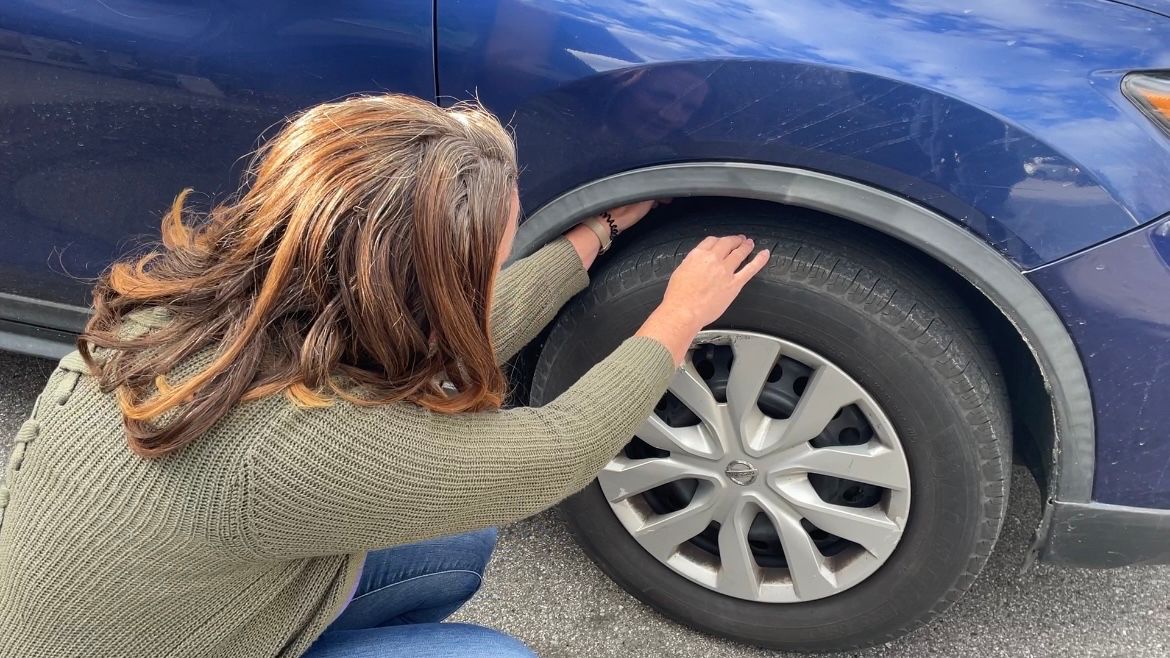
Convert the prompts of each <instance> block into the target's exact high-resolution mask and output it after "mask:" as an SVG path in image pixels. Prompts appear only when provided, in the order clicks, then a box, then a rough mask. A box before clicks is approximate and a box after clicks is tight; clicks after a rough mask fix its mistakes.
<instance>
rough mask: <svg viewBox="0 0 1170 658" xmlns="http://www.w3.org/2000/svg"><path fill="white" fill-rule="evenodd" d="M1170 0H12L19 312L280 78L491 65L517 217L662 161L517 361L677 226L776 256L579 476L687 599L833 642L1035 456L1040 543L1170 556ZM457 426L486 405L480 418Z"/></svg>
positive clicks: (303, 101)
mask: <svg viewBox="0 0 1170 658" xmlns="http://www.w3.org/2000/svg"><path fill="white" fill-rule="evenodd" d="M1168 16H1170V3H1168V2H1167V0H1125V1H1107V0H1067V1H1054V2H1041V1H1040V0H1019V1H1018V2H998V1H995V0H972V1H971V2H966V3H945V2H925V1H923V0H876V1H865V0H789V1H787V2H769V1H768V0H726V1H722V2H711V1H706V2H704V1H700V0H674V1H671V2H666V1H663V2H657V3H655V2H647V1H646V0H625V1H620V0H542V1H540V2H537V1H535V0H483V1H478V2H473V1H470V0H437V1H432V0H383V1H381V2H358V1H344V2H313V1H308V0H253V1H252V2H222V1H220V0H183V1H181V2H180V1H176V0H102V1H100V2H83V1H82V0H8V1H7V2H5V3H4V4H3V5H2V6H0V226H2V227H3V235H2V237H0V347H3V348H6V349H11V350H16V351H20V352H25V353H29V354H38V355H43V356H57V355H60V354H62V353H64V352H65V351H66V350H67V349H68V346H69V343H70V341H71V339H72V336H73V335H74V334H75V333H76V332H77V331H78V330H79V329H80V328H81V327H82V325H83V323H84V322H85V319H86V317H87V313H88V311H87V305H88V299H87V296H86V290H87V282H86V277H92V276H93V275H94V274H95V273H97V272H99V271H100V270H101V269H102V268H103V267H104V266H105V265H106V264H108V263H109V262H110V261H111V259H113V258H114V257H116V256H117V255H119V254H125V253H128V252H130V251H133V250H134V249H136V248H137V247H138V245H140V243H141V241H142V239H143V238H144V237H145V239H151V236H152V235H153V234H154V232H155V231H156V225H157V223H158V217H159V213H160V211H162V210H163V209H164V208H166V207H167V206H168V205H169V202H170V200H171V199H172V198H173V197H174V196H175V195H176V193H177V192H178V191H179V190H180V189H181V188H183V187H187V186H193V187H195V188H196V189H197V190H198V191H199V192H201V193H202V194H203V195H204V199H203V200H204V202H205V203H210V202H211V201H213V200H214V199H216V198H217V197H219V196H220V195H224V194H227V193H230V192H231V191H233V190H234V189H235V185H236V183H235V181H236V178H237V176H238V174H239V173H240V169H241V167H242V164H241V160H239V158H240V156H242V155H244V154H245V153H247V152H248V151H249V150H250V149H252V148H253V147H254V146H255V144H256V139H257V136H258V135H262V134H264V133H265V131H266V130H268V129H269V128H270V127H272V126H273V125H274V124H277V123H278V122H279V121H280V120H281V118H282V117H284V116H285V115H287V114H289V113H291V112H294V111H296V110H298V109H301V108H304V107H306V106H309V105H312V104H315V103H318V102H321V101H325V100H330V99H335V98H338V97H342V96H345V95H348V94H353V93H362V92H378V91H386V90H392V91H397V92H405V93H410V94H415V95H418V96H421V97H424V98H429V99H435V100H436V101H438V102H440V103H451V102H455V101H457V100H461V99H469V98H473V97H476V98H478V99H479V100H480V101H481V102H482V103H484V104H485V105H486V106H487V107H489V108H490V109H492V110H493V111H495V112H496V113H497V114H498V115H500V116H501V117H502V118H503V119H504V120H505V121H508V122H510V123H511V125H512V126H513V128H514V131H515V135H516V140H517V143H518V145H519V152H520V156H521V160H522V161H523V164H524V166H525V171H524V173H523V175H522V179H521V180H522V182H521V185H522V190H521V192H522V194H521V196H522V199H523V204H524V207H525V209H526V211H527V221H525V222H524V224H523V226H522V228H521V235H520V240H519V245H520V249H521V251H522V252H523V251H531V250H532V249H534V248H535V247H537V246H539V245H540V244H542V243H544V242H546V241H547V240H549V239H550V238H552V237H553V236H556V235H558V234H559V233H560V232H561V231H563V230H564V229H565V228H566V227H568V226H570V225H572V224H573V223H574V222H576V221H578V220H579V219H580V218H582V217H583V216H585V215H587V214H590V213H594V212H597V211H599V210H601V209H604V208H606V207H611V206H616V205H619V204H624V203H627V202H631V201H635V200H642V199H651V198H654V199H661V198H668V197H669V198H672V199H674V201H673V203H671V204H668V205H662V206H660V207H659V208H658V209H657V210H655V211H654V213H653V214H652V215H651V217H650V218H649V219H648V220H647V221H645V222H642V224H640V225H639V227H638V228H637V230H636V231H634V232H633V233H635V234H634V235H630V236H628V237H625V238H624V239H622V240H621V241H619V243H618V246H617V248H615V249H614V250H613V251H612V252H611V253H609V254H607V255H606V256H605V258H604V260H603V262H602V263H601V264H600V266H599V269H598V270H597V272H596V273H595V275H594V277H593V283H592V285H591V287H590V288H589V290H588V291H586V292H585V293H583V294H582V295H581V296H579V297H578V298H577V299H575V300H574V301H573V302H571V303H570V305H569V306H568V307H567V308H566V309H565V310H564V312H563V313H562V314H561V316H560V317H559V318H558V320H557V321H556V322H554V324H553V326H552V327H550V328H549V330H548V331H547V332H546V333H545V334H544V335H543V337H542V338H541V339H540V340H538V341H537V343H536V344H534V345H532V346H530V347H529V349H528V350H527V351H526V353H525V354H523V355H522V357H521V358H520V359H519V360H518V361H517V362H516V363H515V364H513V365H514V368H513V369H512V371H513V373H514V383H515V390H516V395H517V398H518V400H519V401H521V402H523V401H529V402H531V403H533V404H539V403H541V402H543V401H546V400H548V399H550V398H551V397H552V396H553V395H555V394H556V393H557V392H558V391H559V390H561V389H563V388H564V387H565V386H566V385H567V384H568V383H569V382H571V381H572V380H573V379H574V378H575V377H576V376H577V375H578V374H579V373H581V372H582V371H583V370H584V369H586V368H588V367H589V366H590V364H592V363H593V362H595V361H596V360H597V359H598V358H599V357H600V356H601V355H603V354H605V353H606V351H607V350H608V349H610V348H611V347H612V346H613V345H614V344H615V343H616V342H617V341H618V340H619V339H620V338H621V337H622V336H623V335H626V334H627V333H629V332H630V331H631V330H632V329H633V328H634V327H636V326H637V324H638V322H639V321H640V319H641V316H642V315H643V314H644V313H645V312H646V310H647V309H649V308H651V307H652V306H653V304H654V303H655V302H656V301H657V300H658V299H659V298H660V295H661V292H662V289H663V287H664V285H665V282H666V279H667V276H668V274H669V272H670V271H671V268H672V266H673V264H674V263H675V262H677V261H678V259H679V258H680V254H683V253H685V251H686V249H687V248H688V247H689V245H692V244H694V243H695V242H696V241H697V240H699V239H701V238H702V236H704V235H707V234H710V233H719V234H725V233H729V232H742V233H747V234H750V235H751V236H753V237H754V238H755V239H756V242H757V243H758V244H761V245H762V246H767V247H770V248H771V249H772V252H773V257H772V262H771V263H770V264H769V266H768V268H767V269H766V270H765V272H764V273H763V274H762V275H761V276H760V277H759V278H758V279H757V280H755V281H753V282H752V283H751V284H750V285H749V287H748V289H747V290H746V291H745V293H744V295H743V297H742V298H741V299H740V300H739V301H738V302H737V303H736V305H735V306H734V307H733V308H732V309H731V310H730V311H729V312H728V314H727V315H726V316H725V317H724V318H722V319H721V320H720V322H718V323H717V324H716V325H714V326H713V327H711V329H710V330H709V331H707V332H704V333H703V334H702V335H701V336H700V338H699V340H698V341H697V342H696V344H695V346H694V348H693V349H692V351H691V353H690V356H689V357H688V359H687V362H686V365H685V367H684V368H683V369H682V370H680V372H679V374H678V376H677V377H676V378H675V381H674V383H673V384H672V386H671V390H670V393H669V394H667V395H666V397H665V398H664V399H663V400H662V402H661V404H660V405H659V407H658V409H657V410H656V412H655V415H654V416H652V417H651V418H650V419H648V420H647V421H646V423H645V425H644V426H643V427H642V428H641V429H640V430H639V432H638V435H637V437H636V438H634V439H633V440H632V441H631V442H630V444H629V445H628V446H627V447H626V448H625V449H624V451H623V452H622V453H621V454H619V455H617V456H616V457H615V458H614V460H613V462H612V463H611V464H610V465H609V466H607V467H606V469H605V470H604V471H603V472H602V474H601V475H600V477H599V478H598V481H597V482H596V483H595V484H594V485H592V486H591V487H590V488H588V489H586V490H585V491H584V492H582V493H580V494H579V495H577V496H575V497H574V498H572V499H571V500H570V501H569V502H568V503H567V504H566V505H565V510H566V512H567V513H568V516H569V518H570V523H571V524H572V526H573V529H574V531H575V533H576V535H577V537H578V539H579V541H580V543H581V544H582V546H583V547H584V548H585V550H586V551H587V552H588V553H589V554H590V556H591V557H592V558H593V559H594V560H595V561H596V562H597V563H598V564H599V565H600V566H601V568H602V569H603V570H605V572H606V573H608V574H609V575H610V576H611V577H613V578H614V580H616V581H617V582H618V583H620V584H621V585H622V586H623V587H625V588H626V589H627V590H629V591H630V592H631V593H633V594H634V595H635V596H637V597H639V598H640V599H642V600H643V601H645V602H646V603H648V604H650V605H652V606H654V607H656V608H657V609H659V610H661V611H662V612H664V613H665V614H667V615H669V616H671V617H673V618H675V619H678V620H680V621H682V622H684V623H687V624H690V625H692V626H695V627H697V628H700V629H704V630H706V631H708V632H712V633H717V634H721V635H725V636H728V637H732V638H735V639H739V640H742V641H746V642H752V643H756V644H761V645H765V646H771V647H777V648H792V649H831V648H843V647H854V646H860V645H864V644H868V643H873V642H879V641H882V640H885V639H888V638H891V637H893V636H895V635H897V634H899V633H902V632H905V631H907V630H909V629H911V628H914V627H915V626H917V625H919V624H921V623H923V622H924V621H925V620H927V619H929V618H930V617H932V616H933V615H935V614H937V613H938V612H939V611H941V610H942V609H944V608H945V607H946V605H948V604H949V603H950V602H952V601H954V600H955V599H956V598H957V597H958V596H959V595H961V594H962V592H963V591H964V590H965V589H966V588H967V587H968V586H969V585H970V584H971V582H972V581H973V579H974V578H975V576H976V575H977V574H978V572H979V570H980V568H981V567H982V565H983V563H984V561H985V559H986V558H987V556H988V554H989V553H990V552H991V550H992V547H993V545H994V543H995V541H996V537H997V535H998V532H999V529H1000V525H1001V522H1002V520H1003V515H1004V509H1005V503H1006V496H1007V492H1008V478H1009V475H1010V473H1011V463H1012V461H1013V460H1015V461H1017V462H1021V463H1024V464H1026V465H1027V466H1028V467H1029V468H1030V470H1031V472H1032V473H1033V474H1034V476H1035V477H1036V478H1037V479H1038V481H1039V483H1040V485H1041V490H1042V491H1043V492H1044V496H1045V500H1044V506H1043V508H1044V514H1043V520H1042V522H1041V524H1040V527H1039V528H1038V530H1037V533H1036V541H1035V547H1034V551H1033V553H1034V554H1033V557H1034V558H1038V559H1040V560H1046V561H1049V562H1054V563H1063V564H1072V565H1080V566H1098V567H1111V566H1120V565H1127V564H1135V563H1148V562H1167V561H1170V220H1168V219H1167V218H1166V213H1167V212H1170V185H1168V183H1167V181H1168V180H1170V73H1167V69H1170V17H1168ZM469 440H470V439H469Z"/></svg>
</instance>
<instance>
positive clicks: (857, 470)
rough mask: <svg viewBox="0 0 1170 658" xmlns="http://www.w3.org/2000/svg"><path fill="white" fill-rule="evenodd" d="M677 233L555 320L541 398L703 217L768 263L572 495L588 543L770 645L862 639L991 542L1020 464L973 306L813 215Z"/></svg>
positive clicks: (900, 628) (909, 615) (725, 629)
mask: <svg viewBox="0 0 1170 658" xmlns="http://www.w3.org/2000/svg"><path fill="white" fill-rule="evenodd" d="M777 220H780V221H777ZM669 230H670V231H671V234H662V233H659V234H653V235H650V236H648V238H647V239H645V240H643V241H642V242H641V243H640V244H638V245H634V246H631V247H630V248H629V249H627V250H626V251H624V252H622V253H620V254H618V255H617V256H616V257H615V258H614V259H612V260H611V261H610V262H608V263H606V264H605V266H604V268H603V269H602V270H601V271H600V272H599V273H598V274H597V275H595V283H594V285H593V286H592V287H591V288H590V290H589V291H587V292H586V293H585V294H584V295H582V296H581V297H579V298H577V299H576V300H574V301H573V302H572V303H571V304H570V306H569V307H568V308H566V309H565V312H564V313H563V314H562V315H561V317H560V318H558V320H557V322H556V323H555V324H554V327H553V329H552V331H551V333H550V334H549V337H548V341H547V342H546V346H545V349H544V351H543V352H542V354H541V356H540V359H539V362H538V364H537V368H536V372H535V376H534V379H533V388H532V397H533V401H534V402H535V403H542V402H546V401H548V400H549V399H551V398H552V397H554V396H555V395H556V394H557V393H559V392H560V391H562V390H564V389H565V388H567V387H568V386H569V385H570V384H571V383H572V382H573V381H575V380H576V378H577V377H579V376H580V375H581V374H583V373H584V372H585V371H586V370H587V369H588V368H589V367H590V366H591V365H592V364H593V363H596V362H597V361H598V360H599V359H600V358H602V357H604V356H605V354H607V353H608V352H609V351H610V350H612V349H613V347H615V346H616V344H617V343H618V342H620V340H621V339H622V338H623V337H624V336H628V335H630V334H631V333H632V332H633V331H635V330H636V329H637V327H638V325H639V324H640V322H641V320H642V319H644V318H645V317H646V315H647V314H648V313H649V312H650V311H651V310H652V309H653V308H654V307H655V306H656V305H657V303H658V302H659V301H660V300H661V298H662V292H663V290H664V289H665V286H666V283H667V281H668V279H669V276H670V273H671V272H672V271H673V269H674V266H675V265H677V264H678V262H680V261H681V259H682V257H683V256H685V254H686V253H687V251H688V250H689V249H690V247H692V246H693V245H694V244H697V243H698V241H699V240H700V239H701V238H702V237H703V236H704V234H716V235H727V234H733V233H743V234H746V235H749V236H751V237H753V238H754V239H755V240H756V243H757V245H758V246H759V247H761V248H764V247H767V248H770V249H771V250H772V254H773V256H772V260H771V262H770V263H769V265H768V267H767V268H765V270H764V271H763V272H762V273H761V274H760V275H759V276H758V277H757V278H756V279H755V280H753V281H752V282H751V283H749V285H748V286H747V287H746V288H745V290H744V292H743V294H742V295H741V296H740V298H739V299H737V300H736V302H735V304H733V305H732V307H731V308H730V309H729V310H728V312H727V313H726V314H725V315H724V316H723V317H722V318H720V320H719V322H717V323H716V324H715V325H714V326H713V327H710V328H709V329H708V330H707V331H704V332H703V333H702V334H700V335H699V337H698V338H697V340H696V342H695V344H694V345H693V346H692V349H691V351H690V353H689V354H688V356H687V360H686V363H685V364H684V366H683V368H682V369H680V371H679V372H678V373H677V374H676V376H675V378H674V380H673V382H672V384H671V386H670V391H669V392H668V393H667V395H666V396H665V397H664V398H663V399H662V401H661V402H660V403H659V405H658V407H657V408H656V409H655V412H654V414H653V415H652V416H651V417H650V418H649V419H648V420H647V421H646V423H645V424H644V425H643V426H642V427H641V428H640V429H639V431H638V434H637V436H636V437H635V438H634V439H633V440H632V441H631V442H630V443H629V444H628V445H627V446H626V447H625V449H624V450H623V451H622V453H621V454H619V455H617V456H616V457H615V458H614V460H613V461H612V462H611V463H610V464H609V465H608V466H607V467H606V468H605V469H604V470H603V471H602V473H601V474H600V475H599V477H598V480H597V481H596V482H595V483H594V484H592V485H591V486H590V487H588V488H587V489H586V490H585V491H583V492H581V493H580V494H578V495H576V496H574V497H573V498H571V499H570V500H568V501H566V503H565V504H564V506H563V509H564V511H565V512H566V516H567V517H568V520H569V524H570V527H571V529H572V531H573V533H574V536H575V537H576V539H577V541H578V543H580V544H581V546H582V547H583V548H584V550H585V551H586V553H587V554H589V556H590V557H591V558H592V559H593V560H594V561H595V562H596V563H597V564H598V565H599V566H600V567H601V568H602V570H604V571H605V572H606V573H607V574H608V575H609V576H610V577H612V578H613V579H614V580H615V581H616V582H617V583H618V584H620V585H621V586H622V587H623V588H625V589H626V590H627V591H628V592H630V593H631V594H633V595H634V596H636V597H638V598H639V599H641V600H643V601H644V602H646V603H648V604H650V605H652V606H654V607H655V608H657V609H658V610H660V611H661V612H663V613H665V614H667V615H668V616H670V617H672V618H674V619H676V620H678V621H681V622H683V623H685V624H687V625H689V626H692V627H695V628H698V629H700V630H704V631H707V632H710V633H714V634H717V635H722V636H725V637H729V638H732V639H735V640H739V641H743V642H749V643H753V644H758V645H762V646H767V647H772V648H778V649H788V650H839V649H846V648H853V647H859V646H864V645H870V644H874V643H878V642H883V641H887V640H890V639H892V638H894V637H897V636H898V635H900V634H902V633H905V632H907V631H908V630H910V629H912V628H914V627H916V626H917V625H920V624H922V623H924V622H925V621H926V620H928V619H930V618H931V617H933V616H934V615H936V614H938V613H939V612H940V611H942V610H943V609H944V608H945V607H946V606H947V605H949V604H950V603H951V602H953V601H954V600H956V599H957V598H958V596H959V595H960V594H962V592H964V591H965V590H966V589H967V588H968V587H969V586H970V584H971V583H972V582H973V580H974V578H975V576H976V574H977V573H978V572H979V570H980V568H981V567H982V565H983V563H984V562H985V561H986V559H987V557H988V555H989V554H990V553H991V549H992V547H993V545H994V542H995V539H996V537H997V535H998V533H999V528H1000V525H1001V522H1002V519H1003V513H1004V508H1005V503H1006V498H1005V496H1006V491H1007V478H1008V475H1009V472H1010V471H1009V466H1010V462H1009V456H1010V454H1011V446H1010V437H1009V434H1008V430H1007V428H1008V422H1007V414H1008V411H1007V404H1006V401H1005V395H1004V391H1003V388H1002V386H1001V384H1000V382H999V380H998V379H997V378H996V377H995V373H996V372H997V365H996V363H995V360H994V357H993V356H992V355H991V354H990V353H989V351H988V349H987V347H986V345H985V344H984V343H983V341H982V339H981V337H980V335H979V334H978V332H977V331H976V330H975V329H974V327H975V323H974V322H973V321H972V319H971V318H970V317H969V314H968V313H967V312H966V311H965V310H964V309H963V307H962V305H961V304H960V303H959V302H958V301H957V300H956V299H955V298H954V296H953V295H952V294H950V293H949V292H948V291H947V290H946V289H944V288H942V287H941V286H939V285H938V283H937V281H936V279H935V277H934V275H933V273H932V272H931V270H930V269H929V268H927V267H924V266H923V264H922V263H921V262H919V261H917V260H915V258H914V256H913V255H912V254H908V253H906V252H904V251H903V250H902V249H900V248H899V247H898V246H897V245H894V244H887V243H886V242H885V241H883V240H880V239H878V238H877V237H876V236H869V237H862V236H861V234H859V233H850V232H849V231H848V230H842V227H840V226H838V227H837V228H836V229H832V230H830V229H827V228H826V227H825V226H824V225H823V221H821V222H818V220H817V216H814V215H811V214H805V215H800V214H796V213H793V214H792V215H790V216H786V217H776V216H774V215H772V214H769V213H766V212H764V211H759V212H757V213H753V214H750V215H747V216H745V215H744V214H737V215H728V214H725V213H720V212H718V211H708V212H706V213H703V214H702V215H701V216H694V217H691V218H689V221H687V222H683V223H682V224H681V225H676V226H673V227H672V228H671V229H669Z"/></svg>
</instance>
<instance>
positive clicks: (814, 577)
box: [760, 500, 837, 601]
mask: <svg viewBox="0 0 1170 658" xmlns="http://www.w3.org/2000/svg"><path fill="white" fill-rule="evenodd" d="M760 509H762V510H763V511H764V514H767V515H768V518H769V519H770V520H771V521H772V525H773V526H775V528H776V534H778V535H779V536H780V545H781V546H783V547H784V557H785V559H786V560H787V561H788V573H789V577H790V578H791V579H792V586H793V589H795V590H796V596H797V598H798V599H801V600H804V601H808V600H812V599H819V598H823V597H825V596H829V595H830V594H833V593H835V592H836V591H837V578H836V576H834V575H833V571H832V569H830V568H829V566H828V564H827V563H826V560H825V556H823V555H821V552H820V551H819V550H818V549H817V546H816V544H815V543H813V540H812V537H810V536H809V534H808V532H807V531H805V529H804V528H803V527H802V526H801V525H800V516H799V515H798V514H795V513H793V511H792V510H789V509H786V508H785V506H783V505H778V504H775V503H772V502H769V501H764V500H761V501H760Z"/></svg>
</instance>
